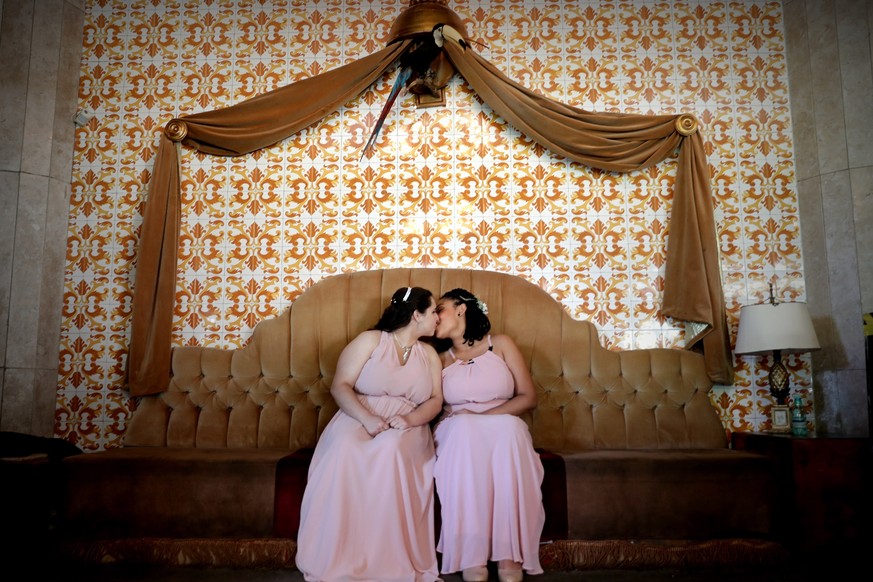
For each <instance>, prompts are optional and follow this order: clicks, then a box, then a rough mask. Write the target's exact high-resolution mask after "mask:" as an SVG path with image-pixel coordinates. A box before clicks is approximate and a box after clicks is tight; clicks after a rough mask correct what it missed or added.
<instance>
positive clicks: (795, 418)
mask: <svg viewBox="0 0 873 582" xmlns="http://www.w3.org/2000/svg"><path fill="white" fill-rule="evenodd" d="M791 434H793V435H794V436H806V435H807V434H809V429H808V428H807V426H806V415H805V414H804V413H803V400H801V398H800V396H796V395H795V396H794V410H792V411H791Z"/></svg>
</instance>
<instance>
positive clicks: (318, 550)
mask: <svg viewBox="0 0 873 582" xmlns="http://www.w3.org/2000/svg"><path fill="white" fill-rule="evenodd" d="M437 322H438V316H437V314H436V302H435V301H434V298H433V295H432V294H431V292H430V291H428V290H427V289H422V288H420V287H403V288H401V289H398V290H397V291H396V292H395V293H394V295H393V297H392V299H391V303H390V305H389V306H388V307H387V308H386V309H385V311H384V313H383V314H382V317H381V319H380V320H379V322H378V323H377V324H376V325H375V327H374V328H373V329H371V330H368V331H365V332H363V333H361V334H360V335H358V336H357V337H356V338H355V339H354V340H352V341H351V342H350V343H349V344H348V345H347V346H346V348H345V349H344V350H343V351H342V353H341V354H340V357H339V361H338V362H337V369H336V375H335V376H334V379H333V384H332V385H331V388H330V393H331V395H332V396H333V398H334V400H335V401H336V403H337V405H338V406H339V411H338V412H337V413H336V414H335V415H334V417H333V418H332V419H331V421H330V422H329V423H328V425H327V426H326V427H325V429H324V432H323V433H322V435H321V437H320V438H319V440H318V444H317V445H316V447H315V452H314V453H313V457H312V463H311V464H310V466H309V478H308V481H307V483H306V490H305V492H304V494H303V503H302V506H301V510H300V529H299V531H298V535H297V560H296V562H297V568H298V569H299V570H300V571H301V572H302V573H303V575H304V578H305V579H306V580H318V581H329V582H333V581H337V580H368V581H375V580H378V581H380V582H391V581H397V582H400V581H403V582H419V581H420V582H433V581H435V580H439V573H438V571H437V570H438V567H437V560H436V551H435V544H434V526H433V523H434V522H433V466H434V446H433V438H432V436H431V430H430V426H429V424H428V423H429V422H430V421H431V420H432V419H433V418H435V417H436V415H437V414H439V411H440V409H441V407H442V390H441V382H440V370H441V368H442V366H441V364H440V359H439V356H438V355H437V353H436V350H434V349H433V347H432V346H430V345H428V344H426V343H422V342H419V341H418V338H419V337H422V336H432V335H433V333H434V330H435V328H436V324H437Z"/></svg>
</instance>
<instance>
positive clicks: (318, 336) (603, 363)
mask: <svg viewBox="0 0 873 582" xmlns="http://www.w3.org/2000/svg"><path fill="white" fill-rule="evenodd" d="M406 286H419V287H425V288H427V289H430V290H431V291H433V293H434V295H435V296H436V297H439V296H440V295H441V294H442V293H444V292H446V291H448V290H450V289H453V288H456V287H463V288H465V289H468V290H469V291H471V292H472V293H474V294H476V296H477V297H479V298H480V299H482V300H483V301H485V302H486V303H487V304H488V315H489V318H490V319H491V323H492V333H506V334H508V335H510V336H511V337H512V338H513V339H514V340H515V341H516V343H517V344H518V346H519V348H520V349H521V352H522V354H523V356H524V358H525V359H526V361H527V362H528V365H529V367H530V370H531V375H532V377H533V380H534V383H535V385H536V388H537V393H538V405H537V408H536V409H535V410H533V411H532V412H530V413H528V414H527V415H525V417H524V419H525V421H526V422H527V423H528V425H529V426H530V428H531V433H532V435H533V439H534V445H535V446H537V447H542V448H545V449H548V450H551V451H556V452H559V451H560V452H572V451H579V450H584V449H689V448H724V447H726V446H727V440H726V434H725V430H724V428H723V426H722V424H721V422H720V420H719V419H718V416H717V414H716V412H715V409H714V407H713V406H712V404H711V402H710V400H709V391H710V389H711V387H712V383H711V382H710V380H709V378H708V376H707V374H706V371H705V369H704V364H703V358H702V356H700V355H699V354H697V353H695V352H693V351H688V350H680V349H641V350H625V351H611V350H607V349H605V348H603V347H602V346H601V344H600V341H599V339H598V335H597V330H596V328H595V327H594V326H593V325H592V324H591V323H589V322H586V321H577V320H574V319H573V318H572V317H570V315H569V314H568V313H567V312H566V310H565V309H564V308H563V306H562V305H561V304H560V303H559V302H557V301H556V300H555V299H554V298H552V297H551V296H550V295H549V294H548V293H546V292H545V291H544V290H542V289H541V288H540V287H538V286H536V285H534V284H532V283H530V282H528V281H526V280H525V279H522V278H521V277H518V276H514V275H509V274H505V273H497V272H492V271H481V270H468V269H424V268H414V269H385V270H373V271H360V272H353V273H346V274H341V275H336V276H333V277H330V278H327V279H324V280H322V281H320V282H319V283H317V284H315V285H313V286H312V287H310V288H309V289H308V290H306V291H305V292H304V293H303V294H301V295H300V296H299V297H298V298H297V300H296V301H294V303H293V304H292V305H291V307H290V308H289V309H287V310H286V311H285V312H284V313H282V314H281V315H280V316H278V317H276V318H271V319H268V320H265V321H262V322H260V323H259V324H258V325H257V326H256V327H255V329H254V332H253V335H252V338H251V340H250V341H249V343H248V344H247V345H246V346H245V347H243V348H241V349H237V350H219V349H214V348H199V347H178V348H175V349H174V350H173V366H172V378H171V379H170V381H169V384H168V386H167V389H166V391H164V392H162V393H160V394H156V395H154V396H147V397H143V398H142V399H141V400H140V401H139V403H138V406H137V409H136V411H135V412H134V414H133V417H132V418H131V421H130V423H129V425H128V428H127V432H126V435H125V446H170V447H189V446H191V447H219V448H223V447H231V448H240V447H266V448H287V449H290V450H297V449H300V448H306V447H314V446H315V443H316V440H317V439H318V436H319V435H320V434H321V431H322V430H323V429H324V427H325V425H326V424H327V422H328V421H329V420H330V419H331V417H332V416H333V414H334V413H335V412H336V410H337V407H336V404H335V403H334V402H333V399H332V397H331V395H330V384H331V381H332V379H333V375H334V370H335V366H336V362H337V359H338V357H339V354H340V352H341V351H342V349H343V347H345V345H346V344H347V343H348V342H349V341H351V339H352V338H354V337H355V336H356V335H357V334H358V333H360V332H361V331H364V330H365V329H368V328H370V327H372V326H373V325H374V324H375V323H376V321H377V320H378V318H379V316H380V314H381V313H382V310H383V309H384V308H385V306H386V305H387V303H388V301H389V299H390V297H391V295H392V294H393V293H394V291H395V290H397V289H398V288H400V287H406Z"/></svg>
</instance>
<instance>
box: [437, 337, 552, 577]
mask: <svg viewBox="0 0 873 582" xmlns="http://www.w3.org/2000/svg"><path fill="white" fill-rule="evenodd" d="M488 341H489V344H490V342H491V338H490V336H489V338H488ZM450 353H451V352H450ZM451 354H452V356H453V357H454V353H451ZM513 394H514V381H513V379H512V375H511V373H510V372H509V368H508V367H507V365H506V362H504V361H503V358H501V357H500V356H498V355H497V354H495V353H494V352H493V351H491V350H490V348H489V351H487V352H485V353H484V354H482V355H481V356H477V357H476V358H473V359H472V360H469V361H461V360H457V359H456V360H455V361H454V362H452V363H451V364H450V365H449V366H447V367H446V368H444V369H443V399H444V400H445V403H446V408H447V409H448V410H449V411H457V410H460V409H468V410H473V411H476V412H482V411H484V410H488V409H490V408H494V407H495V406H499V405H500V404H502V403H503V402H506V401H507V400H509V399H510V398H512V396H513ZM434 441H435V443H436V454H437V460H436V466H435V467H434V477H435V478H436V487H437V494H438V495H439V498H440V505H441V506H442V513H441V517H442V528H441V531H440V539H439V544H438V545H437V551H438V552H441V553H442V564H441V571H442V572H443V573H444V574H449V573H451V572H457V571H459V570H464V569H467V568H473V567H476V566H482V565H485V564H486V563H487V562H488V561H498V560H512V561H514V562H521V563H522V567H523V568H524V570H525V571H526V572H527V573H528V574H541V573H542V572H543V569H542V567H541V566H540V559H539V542H540V535H541V534H542V531H543V524H544V523H545V510H544V509H543V500H542V491H541V489H540V487H541V485H542V482H543V465H542V462H541V461H540V457H539V455H538V454H537V453H536V451H534V448H533V440H532V439H531V436H530V431H529V430H528V427H527V425H526V424H525V422H524V421H523V420H521V419H520V418H519V417H517V416H514V415H511V414H494V415H484V414H457V415H454V416H448V417H447V418H444V419H442V420H441V421H440V422H439V423H438V424H437V426H436V429H435V430H434Z"/></svg>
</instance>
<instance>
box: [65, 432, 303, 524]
mask: <svg viewBox="0 0 873 582" xmlns="http://www.w3.org/2000/svg"><path fill="white" fill-rule="evenodd" d="M290 453H291V451H289V450H287V449H259V448H234V449H204V448H171V447H123V448H118V449H110V450H107V451H103V452H101V453H100V454H91V455H77V456H76V457H75V458H73V457H69V458H67V459H65V463H64V472H65V475H64V480H65V482H66V484H67V488H66V498H65V502H64V528H65V533H66V534H68V535H70V536H72V537H84V538H93V539H100V538H115V537H121V538H127V537H139V536H143V537H168V538H174V537H200V538H221V537H232V538H233V537H252V538H258V537H271V536H272V533H273V505H274V492H275V484H276V468H277V466H278V465H279V463H280V461H281V460H282V459H283V458H284V457H286V456H288V455H289V454H290Z"/></svg>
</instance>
